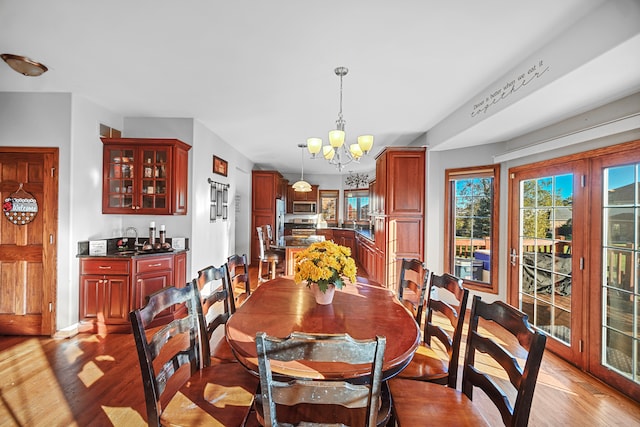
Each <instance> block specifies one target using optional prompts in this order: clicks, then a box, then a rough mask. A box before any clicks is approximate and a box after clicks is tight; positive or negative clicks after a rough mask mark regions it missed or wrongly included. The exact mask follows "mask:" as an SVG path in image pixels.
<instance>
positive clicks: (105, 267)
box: [98, 265, 111, 270]
mask: <svg viewBox="0 0 640 427" xmlns="http://www.w3.org/2000/svg"><path fill="white" fill-rule="evenodd" d="M98 268H99V269H100V270H111V266H110V265H101V266H98Z"/></svg>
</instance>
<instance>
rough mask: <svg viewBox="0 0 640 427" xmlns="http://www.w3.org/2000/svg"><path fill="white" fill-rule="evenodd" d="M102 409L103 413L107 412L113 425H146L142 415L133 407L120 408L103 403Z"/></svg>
mask: <svg viewBox="0 0 640 427" xmlns="http://www.w3.org/2000/svg"><path fill="white" fill-rule="evenodd" d="M102 410H103V411H104V413H105V414H107V417H109V421H111V422H112V423H113V425H114V426H122V425H126V426H127V427H135V426H146V425H147V423H146V422H145V420H144V419H143V418H142V416H141V415H140V414H139V413H138V412H137V411H135V410H134V409H133V408H122V407H112V406H104V405H103V406H102Z"/></svg>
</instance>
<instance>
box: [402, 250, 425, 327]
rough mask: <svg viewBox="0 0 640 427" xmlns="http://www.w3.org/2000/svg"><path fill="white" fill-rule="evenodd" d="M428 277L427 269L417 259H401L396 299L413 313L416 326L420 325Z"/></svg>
mask: <svg viewBox="0 0 640 427" xmlns="http://www.w3.org/2000/svg"><path fill="white" fill-rule="evenodd" d="M429 276H430V272H429V269H427V267H426V266H425V265H424V263H423V262H422V261H420V260H419V259H415V258H414V259H406V258H403V259H402V264H401V266H400V279H399V280H398V291H397V297H398V299H399V300H400V302H401V303H402V304H403V305H404V306H405V307H407V309H408V310H409V311H410V312H411V313H413V317H414V318H415V319H416V322H418V325H422V310H423V307H424V302H425V297H426V293H427V286H428V285H429Z"/></svg>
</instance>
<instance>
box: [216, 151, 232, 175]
mask: <svg viewBox="0 0 640 427" xmlns="http://www.w3.org/2000/svg"><path fill="white" fill-rule="evenodd" d="M228 169H229V164H228V163H227V161H226V160H222V159H221V158H220V157H217V156H213V173H217V174H218V175H222V176H227V173H228V172H229V170H228Z"/></svg>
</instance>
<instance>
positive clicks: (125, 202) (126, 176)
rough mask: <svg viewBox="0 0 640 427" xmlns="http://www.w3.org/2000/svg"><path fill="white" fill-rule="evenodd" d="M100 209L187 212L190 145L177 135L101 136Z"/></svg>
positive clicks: (140, 211) (130, 212)
mask: <svg viewBox="0 0 640 427" xmlns="http://www.w3.org/2000/svg"><path fill="white" fill-rule="evenodd" d="M102 142H103V144H104V146H103V177H102V213H105V214H138V215H143V214H144V215H184V214H186V213H187V191H188V174H189V170H188V169H189V155H188V151H189V150H190V149H191V146H189V145H187V144H185V143H184V142H182V141H180V140H177V139H144V138H102Z"/></svg>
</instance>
